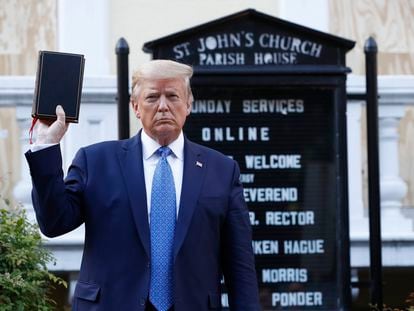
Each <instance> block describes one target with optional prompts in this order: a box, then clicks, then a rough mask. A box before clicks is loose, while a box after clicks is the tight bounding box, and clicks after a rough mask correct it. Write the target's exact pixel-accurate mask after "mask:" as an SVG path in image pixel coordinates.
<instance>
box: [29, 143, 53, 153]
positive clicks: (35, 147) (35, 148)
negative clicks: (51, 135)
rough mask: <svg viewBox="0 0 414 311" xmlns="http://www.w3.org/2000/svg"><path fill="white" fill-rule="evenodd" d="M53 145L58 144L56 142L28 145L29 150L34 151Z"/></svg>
mask: <svg viewBox="0 0 414 311" xmlns="http://www.w3.org/2000/svg"><path fill="white" fill-rule="evenodd" d="M55 145H58V144H34V145H32V146H30V151H31V152H36V151H40V150H43V149H46V148H49V147H52V146H55Z"/></svg>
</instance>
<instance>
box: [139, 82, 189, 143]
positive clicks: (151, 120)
mask: <svg viewBox="0 0 414 311" xmlns="http://www.w3.org/2000/svg"><path fill="white" fill-rule="evenodd" d="M132 106H133V109H134V112H135V115H136V116H137V118H139V119H141V122H142V126H143V128H144V130H145V132H146V133H147V134H148V135H149V136H150V137H151V138H153V139H154V140H156V141H157V142H158V143H159V144H160V145H162V146H164V145H168V144H169V143H171V142H172V141H174V140H175V139H176V138H177V137H178V135H179V134H180V132H181V129H182V128H183V126H184V123H185V119H186V118H187V116H188V115H189V114H190V111H191V103H190V100H189V94H188V90H187V88H186V85H185V82H184V80H183V79H163V80H145V81H143V83H142V84H141V85H140V86H139V92H138V96H137V97H136V98H134V99H133V100H132Z"/></svg>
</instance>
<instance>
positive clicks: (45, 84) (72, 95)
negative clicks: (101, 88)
mask: <svg viewBox="0 0 414 311" xmlns="http://www.w3.org/2000/svg"><path fill="white" fill-rule="evenodd" d="M84 66H85V58H84V56H83V55H81V54H71V53H61V52H51V51H40V52H39V59H38V66H37V73H36V85H35V93H34V98H33V106H32V117H33V118H35V119H46V120H51V121H53V120H56V113H55V110H56V106H57V105H61V106H62V107H63V109H64V110H65V114H66V122H72V123H77V122H78V121H79V107H80V101H81V94H82V82H83V69H84Z"/></svg>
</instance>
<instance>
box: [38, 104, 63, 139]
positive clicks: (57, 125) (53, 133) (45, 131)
mask: <svg viewBox="0 0 414 311" xmlns="http://www.w3.org/2000/svg"><path fill="white" fill-rule="evenodd" d="M56 116H57V120H56V121H54V122H48V121H46V120H39V122H38V124H37V126H36V128H35V131H36V135H35V136H36V144H58V143H60V141H61V139H62V137H63V136H64V135H65V133H66V131H67V129H68V127H69V123H66V122H65V111H64V110H63V108H62V106H60V105H58V106H57V107H56Z"/></svg>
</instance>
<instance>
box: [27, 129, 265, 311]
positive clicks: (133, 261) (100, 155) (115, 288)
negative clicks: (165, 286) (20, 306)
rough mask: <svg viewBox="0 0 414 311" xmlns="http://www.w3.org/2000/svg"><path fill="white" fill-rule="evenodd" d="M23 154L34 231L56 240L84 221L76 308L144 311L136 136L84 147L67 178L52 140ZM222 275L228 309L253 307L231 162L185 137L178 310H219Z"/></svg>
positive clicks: (145, 233) (142, 204)
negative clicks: (28, 176) (36, 227)
mask: <svg viewBox="0 0 414 311" xmlns="http://www.w3.org/2000/svg"><path fill="white" fill-rule="evenodd" d="M26 158H27V160H28V163H29V166H30V171H31V175H32V181H33V193H32V197H33V205H34V208H35V211H36V217H37V220H38V223H39V226H40V229H41V231H42V232H43V233H44V234H45V235H46V236H48V237H55V236H59V235H61V234H64V233H67V232H69V231H71V230H73V229H75V228H77V227H78V226H80V225H81V224H82V223H85V246H84V252H83V257H82V265H81V268H80V275H79V280H78V283H77V286H76V289H75V293H74V300H73V310H122V311H123V310H128V311H129V310H144V309H145V303H146V301H147V297H148V292H149V283H150V254H151V253H150V232H149V224H148V212H147V201H146V200H147V198H146V190H145V180H144V173H143V160H142V146H141V138H140V134H138V135H136V136H135V137H133V138H130V139H127V140H122V141H111V142H104V143H99V144H95V145H91V146H89V147H86V148H81V149H80V150H79V151H78V153H77V154H76V156H75V158H74V160H73V163H72V165H71V166H70V168H69V171H68V174H67V177H66V179H65V180H63V172H62V169H61V167H62V159H61V153H60V147H59V145H56V146H53V147H50V148H47V149H44V150H41V151H38V152H30V151H29V152H27V153H26ZM199 163H201V165H200V164H199ZM222 274H224V276H225V283H226V286H227V288H228V291H229V304H230V308H231V310H260V306H259V298H258V289H257V280H256V272H255V268H254V256H253V252H252V245H251V228H250V222H249V215H248V210H247V207H246V204H245V202H244V198H243V191H242V187H241V184H240V182H239V168H238V165H237V164H236V162H235V161H233V160H231V159H229V158H228V157H226V156H224V155H222V154H221V153H219V152H217V151H214V150H212V149H209V148H206V147H203V146H200V145H198V144H195V143H192V142H190V141H189V140H188V139H185V143H184V172H183V184H182V193H181V201H180V208H179V215H178V218H177V225H176V234H175V241H174V299H175V305H174V306H175V310H176V311H182V310H183V311H184V310H186V311H187V310H188V311H200V310H210V309H221V306H220V305H221V304H220V301H221V290H220V281H221V276H222Z"/></svg>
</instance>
